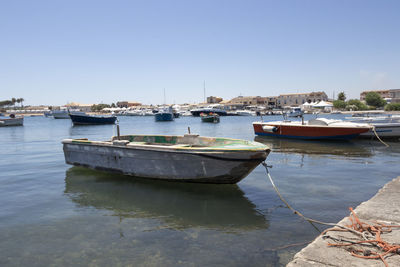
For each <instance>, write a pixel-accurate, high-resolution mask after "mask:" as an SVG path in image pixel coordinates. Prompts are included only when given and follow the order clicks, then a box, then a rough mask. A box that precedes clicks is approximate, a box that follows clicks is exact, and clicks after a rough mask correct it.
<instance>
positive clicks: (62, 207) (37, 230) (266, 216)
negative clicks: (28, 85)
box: [0, 117, 400, 266]
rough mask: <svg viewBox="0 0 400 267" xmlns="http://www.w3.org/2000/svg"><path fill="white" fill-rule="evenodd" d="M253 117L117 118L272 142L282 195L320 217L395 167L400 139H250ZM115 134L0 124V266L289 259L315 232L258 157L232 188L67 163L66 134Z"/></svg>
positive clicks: (359, 196) (360, 195) (126, 130)
mask: <svg viewBox="0 0 400 267" xmlns="http://www.w3.org/2000/svg"><path fill="white" fill-rule="evenodd" d="M257 119H258V118H255V117H221V123H219V124H205V123H201V121H200V118H193V117H184V118H180V119H177V120H175V121H174V122H167V123H156V122H154V118H152V117H121V118H120V125H121V133H122V134H183V133H185V132H186V131H187V127H188V126H190V127H191V131H192V132H196V133H199V134H201V135H203V136H217V137H230V138H240V139H246V140H254V139H256V141H259V142H262V143H265V144H267V145H269V146H270V147H271V148H272V152H271V154H270V155H269V157H268V163H269V164H272V165H273V168H272V170H271V172H272V175H273V177H274V179H275V183H276V185H277V186H278V187H279V189H280V191H281V193H282V194H283V195H284V196H285V197H286V199H287V200H288V201H289V202H290V203H291V204H292V205H293V206H294V207H295V208H297V209H299V210H300V211H302V212H303V213H304V214H305V215H306V216H308V217H313V218H315V219H318V220H323V221H330V222H337V221H339V220H340V219H341V218H342V217H344V216H346V215H347V214H348V210H347V208H348V207H350V206H352V207H355V206H357V205H358V204H360V203H361V202H362V201H365V200H368V199H369V198H370V197H372V196H373V195H374V194H375V193H376V191H377V190H378V189H379V188H380V187H381V186H382V185H384V184H385V183H386V182H388V181H389V180H391V179H393V178H394V177H397V176H398V175H399V173H400V164H398V163H399V155H400V145H399V143H395V142H389V144H390V147H389V148H386V147H384V146H383V145H382V144H380V143H379V142H376V141H369V140H362V141H351V142H314V141H296V140H284V139H271V138H255V136H254V133H253V129H252V125H251V122H252V121H256V120H257ZM269 119H274V120H275V119H281V118H280V117H270V118H269ZM264 120H266V118H264ZM115 132H116V129H115V128H114V126H110V125H104V126H81V127H73V126H72V125H71V122H70V121H69V120H54V119H52V118H41V117H32V118H30V117H27V118H25V125H24V126H23V127H11V128H1V129H0V137H1V138H0V200H1V203H2V207H1V209H0V251H1V253H0V265H1V266H27V265H29V266H46V265H56V266H60V265H62V266H88V265H92V266H110V265H115V266H127V265H128V266H129V265H132V266H177V265H182V266H200V265H201V266H221V265H223V266H244V265H245V266H284V265H285V264H286V263H287V262H288V261H290V260H291V258H292V257H293V255H294V254H295V253H296V252H297V251H299V250H300V249H301V248H302V247H304V246H305V245H299V246H294V247H289V248H286V249H278V248H279V247H282V246H287V245H290V244H294V243H303V242H307V241H311V240H312V239H313V238H315V237H316V236H317V235H318V232H316V231H315V230H314V229H313V228H312V226H310V225H309V224H308V223H306V222H303V221H302V220H301V219H300V218H298V217H296V216H295V215H293V214H292V213H291V212H290V211H289V210H288V209H287V208H285V207H284V206H283V204H282V203H281V201H280V200H279V198H278V197H277V196H276V194H275V192H274V191H273V189H272V187H271V185H270V184H269V182H268V180H267V178H266V175H265V170H264V169H263V167H262V166H259V167H257V168H256V169H255V170H254V171H253V172H252V173H251V174H250V175H249V176H248V177H247V178H245V179H244V180H243V181H241V182H240V183H239V184H237V185H198V184H185V183H170V182H163V181H147V180H138V179H133V178H132V177H126V176H122V175H117V174H109V173H106V172H99V171H92V170H88V169H85V168H79V167H71V166H69V165H66V164H65V162H64V156H63V152H62V145H61V140H62V139H64V138H82V137H87V138H89V139H93V140H107V139H109V138H110V136H111V135H113V134H115Z"/></svg>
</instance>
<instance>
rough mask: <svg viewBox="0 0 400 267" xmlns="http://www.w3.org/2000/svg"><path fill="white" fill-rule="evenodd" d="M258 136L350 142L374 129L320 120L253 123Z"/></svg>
mask: <svg viewBox="0 0 400 267" xmlns="http://www.w3.org/2000/svg"><path fill="white" fill-rule="evenodd" d="M253 127H254V133H255V134H256V135H264V136H276V137H285V138H299V139H321V140H323V139H328V140H329V139H341V140H349V139H352V138H355V137H357V136H359V135H360V134H362V133H365V132H368V131H369V130H371V129H372V126H371V125H368V124H365V123H352V122H344V121H340V120H329V119H325V118H318V119H313V120H309V121H306V122H301V121H272V122H253Z"/></svg>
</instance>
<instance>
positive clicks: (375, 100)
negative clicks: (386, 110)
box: [365, 92, 386, 108]
mask: <svg viewBox="0 0 400 267" xmlns="http://www.w3.org/2000/svg"><path fill="white" fill-rule="evenodd" d="M365 102H367V104H368V105H369V106H374V107H377V108H381V107H383V106H384V105H386V101H385V100H384V99H383V98H382V97H381V96H380V95H379V94H378V93H377V92H369V93H367V94H366V95H365Z"/></svg>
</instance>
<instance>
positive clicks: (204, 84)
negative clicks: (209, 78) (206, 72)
mask: <svg viewBox="0 0 400 267" xmlns="http://www.w3.org/2000/svg"><path fill="white" fill-rule="evenodd" d="M203 91H204V92H203V93H204V104H205V103H206V81H205V80H204V83H203Z"/></svg>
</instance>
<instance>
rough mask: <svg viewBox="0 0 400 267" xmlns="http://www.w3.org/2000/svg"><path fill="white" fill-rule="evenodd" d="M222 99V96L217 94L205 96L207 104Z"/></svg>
mask: <svg viewBox="0 0 400 267" xmlns="http://www.w3.org/2000/svg"><path fill="white" fill-rule="evenodd" d="M223 100H224V99H223V98H222V97H218V96H209V97H207V104H217V103H220V102H221V101H223Z"/></svg>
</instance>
